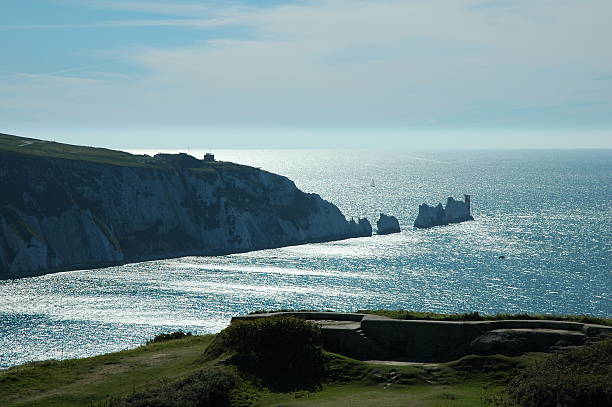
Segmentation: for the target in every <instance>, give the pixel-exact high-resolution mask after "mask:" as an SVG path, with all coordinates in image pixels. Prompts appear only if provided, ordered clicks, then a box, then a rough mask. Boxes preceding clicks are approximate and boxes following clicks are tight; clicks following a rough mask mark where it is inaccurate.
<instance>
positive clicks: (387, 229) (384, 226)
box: [376, 213, 400, 235]
mask: <svg viewBox="0 0 612 407" xmlns="http://www.w3.org/2000/svg"><path fill="white" fill-rule="evenodd" d="M376 229H377V231H376V234H379V235H389V234H391V233H399V232H400V225H399V221H398V220H397V218H396V217H395V216H387V215H385V214H384V213H381V214H380V217H379V218H378V220H377V221H376Z"/></svg>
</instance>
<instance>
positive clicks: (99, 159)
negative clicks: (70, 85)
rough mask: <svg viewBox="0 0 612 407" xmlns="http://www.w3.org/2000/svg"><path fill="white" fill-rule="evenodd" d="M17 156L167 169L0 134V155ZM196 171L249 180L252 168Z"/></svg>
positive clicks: (129, 157)
mask: <svg viewBox="0 0 612 407" xmlns="http://www.w3.org/2000/svg"><path fill="white" fill-rule="evenodd" d="M2 152H6V153H17V154H26V155H33V156H37V157H50V158H62V159H66V160H80V161H88V162H95V163H99V164H109V165H117V166H123V167H143V168H167V167H168V164H167V163H166V162H165V161H163V160H159V159H157V158H154V157H149V156H147V155H134V154H130V153H126V152H125V151H118V150H110V149H107V148H97V147H87V146H76V145H72V144H63V143H56V142H54V141H45V140H38V139H31V138H25V137H18V136H12V135H8V134H3V133H0V153H2ZM198 165H199V167H198V168H192V169H191V170H193V172H194V173H199V174H202V175H204V176H208V177H209V178H210V177H212V178H213V179H214V178H215V177H216V175H215V174H216V172H217V171H223V172H224V173H233V174H235V175H237V176H248V175H250V174H252V173H253V169H254V168H253V167H249V166H246V165H240V164H235V163H231V162H224V161H214V162H205V161H202V160H200V162H199V163H198Z"/></svg>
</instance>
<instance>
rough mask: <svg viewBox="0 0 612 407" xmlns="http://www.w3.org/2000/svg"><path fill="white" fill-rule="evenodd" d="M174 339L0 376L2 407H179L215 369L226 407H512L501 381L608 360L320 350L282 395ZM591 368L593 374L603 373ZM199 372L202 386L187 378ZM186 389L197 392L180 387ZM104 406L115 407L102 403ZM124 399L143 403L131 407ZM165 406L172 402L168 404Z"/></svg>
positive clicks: (220, 345) (228, 358) (220, 358)
mask: <svg viewBox="0 0 612 407" xmlns="http://www.w3.org/2000/svg"><path fill="white" fill-rule="evenodd" d="M255 326H256V327H258V326H259V325H255ZM275 332H276V331H275ZM175 334H176V333H174V334H169V335H164V336H163V337H161V336H160V337H159V339H160V340H163V342H154V343H153V342H152V343H149V344H148V345H145V346H141V347H139V348H136V349H132V350H126V351H122V352H116V353H111V354H107V355H101V356H96V357H91V358H83V359H73V360H65V361H45V362H35V363H29V364H26V365H22V366H17V367H14V368H11V369H8V370H5V371H0V406H2V407H18V406H19V407H25V406H28V407H48V406H49V407H73V406H83V407H90V406H91V407H94V406H95V407H108V406H135V405H139V406H145V405H148V404H146V403H147V400H149V399H150V400H153V399H156V400H165V401H163V403H162V404H159V406H160V407H161V406H170V405H172V406H175V405H176V406H178V405H181V402H180V400H179V401H177V400H175V399H176V398H177V397H178V398H180V397H181V396H178V395H182V394H191V395H193V393H190V392H191V391H192V389H195V390H197V389H198V388H202V385H207V384H210V383H211V378H212V381H213V382H214V380H215V378H217V376H219V377H220V376H221V374H220V373H219V374H217V373H215V372H222V371H225V372H228V374H229V375H230V376H232V375H233V376H234V377H236V381H235V382H234V383H233V384H231V386H232V387H233V388H234V390H232V391H231V393H230V399H231V401H232V404H231V405H232V406H233V407H255V406H261V407H270V406H277V407H280V406H285V407H287V406H340V407H342V406H356V407H358V406H372V405H384V406H406V405H411V406H485V405H503V406H509V405H513V404H512V401H511V400H510V399H509V398H508V397H509V396H508V395H509V394H510V393H509V392H508V390H507V389H506V386H507V385H508V383H516V385H515V387H516V388H517V389H518V388H519V385H521V386H523V387H524V388H526V387H525V386H528V385H529V386H530V385H531V384H530V383H531V382H527V381H526V380H527V379H529V378H530V377H535V378H538V380H539V378H540V377H545V374H544V373H546V372H549V373H551V374H552V375H553V376H554V375H555V374H556V373H555V372H557V371H560V370H561V368H560V367H559V366H557V365H559V363H560V362H559V360H560V361H562V362H563V361H565V360H566V359H567V358H570V359H571V360H572V361H574V362H575V363H576V367H572V368H571V370H572V372H578V371H580V372H582V371H581V370H580V369H581V367H580V366H582V365H583V361H589V360H592V361H593V363H595V362H596V363H599V364H600V365H602V364H603V365H604V366H605V365H606V364H608V363H609V362H608V360H607V359H605V360H603V359H602V360H600V359H601V358H600V357H597V356H596V357H593V355H594V353H593V352H595V353H597V352H599V353H601V352H600V351H599V350H598V349H599V348H593V349H591V350H587V349H585V350H578V351H577V353H575V356H561V357H559V356H550V355H548V354H543V353H527V354H524V355H521V356H517V357H507V356H500V355H493V356H475V355H469V356H465V357H463V358H461V359H459V360H456V361H452V362H447V363H429V364H420V363H413V364H406V363H395V364H393V363H389V364H381V363H367V362H363V361H358V360H354V359H351V358H348V357H345V356H342V355H337V354H333V353H329V352H324V353H323V359H324V370H323V374H322V376H321V381H320V382H319V383H318V384H317V385H316V386H312V385H311V384H305V385H303V386H292V388H291V391H288V390H287V389H285V390H278V387H275V386H269V385H268V383H267V381H266V380H263V379H262V378H261V377H259V376H257V373H256V372H253V371H252V370H249V369H243V368H242V367H241V365H239V364H235V363H234V356H235V355H236V354H237V353H236V350H233V348H228V347H227V343H226V341H225V339H224V335H227V334H221V335H207V336H185V337H183V338H180V339H172V338H171V337H173V336H181V335H175ZM166 339H169V340H166ZM213 339H214V340H213ZM597 346H607V348H606V349H608V353H610V352H609V350H610V346H609V343H608V344H607V345H606V344H604V345H597ZM584 355H586V356H584ZM568 360H569V359H568ZM262 363H265V361H264V362H262ZM564 363H565V362H563V363H561V364H562V365H563V364H564ZM596 363H595V364H596ZM548 366H553V367H554V368H552V369H550V368H548ZM585 366H586V367H583V368H582V369H583V370H584V372H582V373H584V375H585V376H584V377H585V383H586V382H588V381H589V377H591V376H588V375H591V370H593V369H592V368H591V367H590V366H591V365H588V364H587V365H585ZM593 366H595V365H593ZM597 366H599V365H597ZM589 369H590V370H589ZM594 370H595V373H597V374H599V373H598V372H599V371H601V370H602V369H601V368H600V367H597V369H594ZM608 370H609V369H608ZM200 371H204V375H206V374H207V375H208V377H209V379H206V380H204V381H197V380H196V379H194V377H196V376H197V375H198V374H201V373H198V372H200ZM521 372H535V373H536V374H531V375H530V374H523V373H521ZM194 375H195V376H194ZM211 375H212V376H211ZM521 375H522V376H521ZM228 377H229V376H228ZM555 377H556V376H555ZM602 377H603V376H602ZM606 377H607V376H606ZM525 378H527V379H525ZM194 380H195V381H194ZM232 380H233V379H232ZM517 380H521V381H520V382H517ZM190 382H191V383H194V386H185V385H184V384H185V383H190ZM538 383H539V382H535V384H536V385H538ZM200 384H201V385H200ZM198 386H200V387H198ZM177 389H183V390H180V391H177ZM275 389H276V390H275ZM527 393H529V391H527ZM225 394H227V393H225ZM529 394H531V393H529ZM125 397H129V398H125ZM109 400H114V401H112V402H110V403H109ZM130 400H136V401H140V402H141V404H132V401H130ZM143 400H144V403H145V404H142V403H143ZM169 400H170V401H172V403H171V404H167V403H168V402H169ZM181 400H182V399H181ZM175 401H176V402H175ZM177 402H178V404H176V403H177ZM156 405H157V404H156ZM183 405H189V406H191V405H195V404H184V403H183Z"/></svg>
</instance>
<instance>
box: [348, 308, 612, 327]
mask: <svg viewBox="0 0 612 407" xmlns="http://www.w3.org/2000/svg"><path fill="white" fill-rule="evenodd" d="M357 312H359V313H362V314H373V315H380V316H385V317H389V318H394V319H403V320H411V319H425V320H432V321H498V320H502V319H515V320H517V319H521V320H524V319H528V320H554V321H570V322H581V323H585V324H598V325H607V326H612V319H610V318H600V317H593V316H590V315H553V314H550V315H549V314H527V313H521V314H494V315H486V314H480V313H478V312H468V313H463V314H437V313H434V312H416V311H407V310H359V311H357Z"/></svg>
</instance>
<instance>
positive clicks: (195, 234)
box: [0, 155, 372, 278]
mask: <svg viewBox="0 0 612 407" xmlns="http://www.w3.org/2000/svg"><path fill="white" fill-rule="evenodd" d="M198 165H199V164H198ZM0 167H1V168H0V188H2V190H3V191H7V194H6V198H5V196H3V197H2V200H1V201H0V278H14V277H21V276H29V275H38V274H45V273H48V272H52V271H59V270H69V269H84V268H93V267H100V266H105V265H116V264H123V263H125V262H132V261H144V260H149V259H157V258H167V257H177V256H183V255H215V254H226V253H236V252H243V251H249V250H256V249H263V248H273V247H280V246H286V245H293V244H301V243H309V242H323V241H330V240H337V239H345V238H349V237H357V236H369V235H371V233H372V228H371V226H370V223H369V222H368V221H367V219H360V220H359V222H354V221H347V219H346V218H345V217H344V215H342V213H341V212H340V210H339V209H338V208H337V207H336V206H335V205H333V204H331V203H330V202H327V201H325V200H323V199H321V197H320V196H318V195H316V194H305V193H303V192H301V191H300V190H298V189H297V188H296V186H295V184H294V183H293V182H292V181H290V180H289V179H287V178H285V177H281V176H278V175H275V174H271V173H268V172H265V171H262V170H258V169H255V168H251V167H246V166H239V165H235V164H231V163H213V164H210V165H202V167H201V168H181V167H180V166H178V167H177V166H174V165H161V166H159V167H153V168H147V167H142V166H134V167H131V166H116V165H106V164H97V163H91V162H85V161H78V160H64V159H50V158H40V157H34V156H27V155H15V156H14V157H7V158H6V159H2V160H0Z"/></svg>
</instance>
